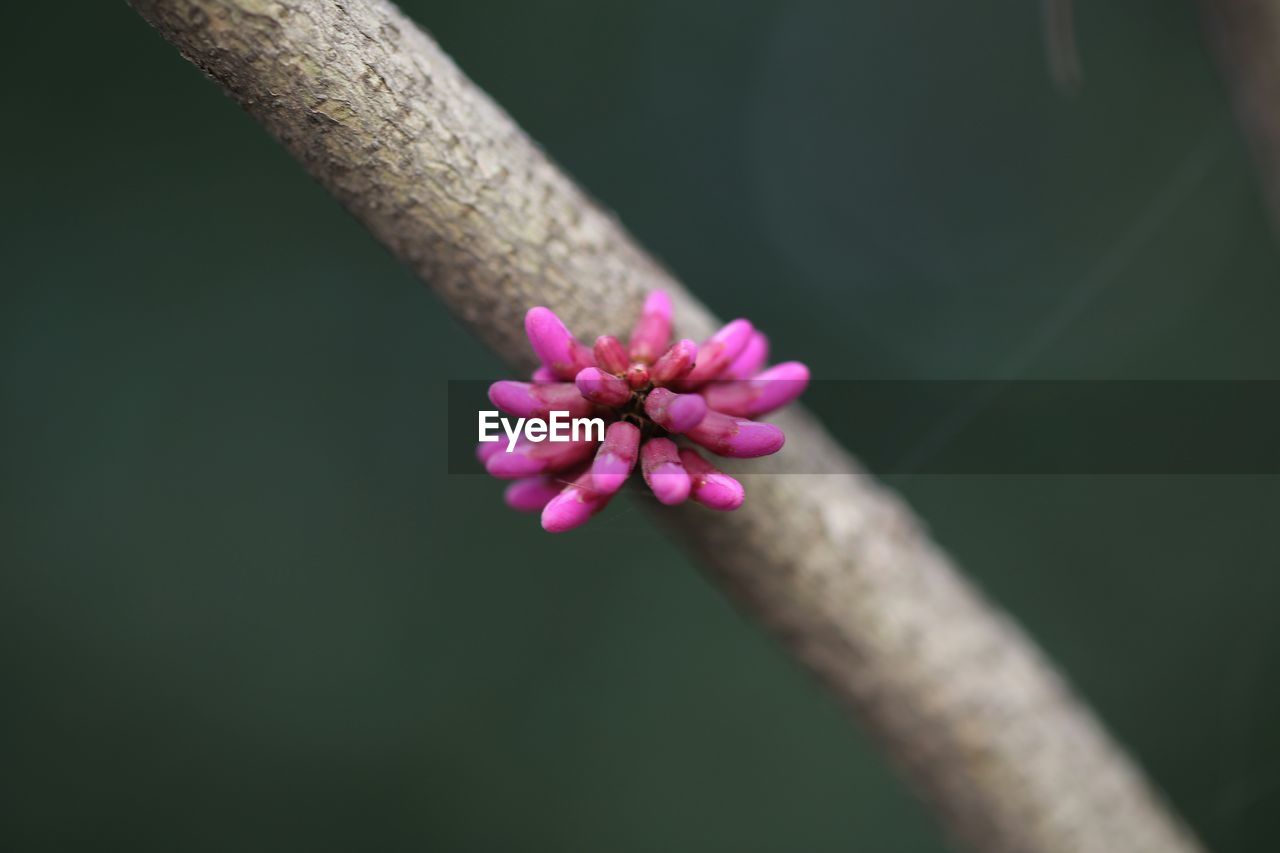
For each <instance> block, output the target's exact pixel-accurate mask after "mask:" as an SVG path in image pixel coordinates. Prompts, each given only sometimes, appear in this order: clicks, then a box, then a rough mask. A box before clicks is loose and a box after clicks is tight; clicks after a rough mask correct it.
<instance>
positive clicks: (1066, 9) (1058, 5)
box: [1040, 0, 1081, 93]
mask: <svg viewBox="0 0 1280 853" xmlns="http://www.w3.org/2000/svg"><path fill="white" fill-rule="evenodd" d="M1040 10H1041V17H1042V19H1043V22H1044V24H1043V25H1044V48H1045V56H1046V58H1047V59H1048V62H1049V76H1050V77H1052V78H1053V82H1054V85H1056V86H1057V87H1058V89H1059V91H1062V92H1067V93H1072V92H1075V91H1076V89H1078V88H1080V81H1081V72H1080V50H1079V48H1078V47H1077V46H1076V22H1075V12H1074V10H1073V9H1072V4H1071V0H1040Z"/></svg>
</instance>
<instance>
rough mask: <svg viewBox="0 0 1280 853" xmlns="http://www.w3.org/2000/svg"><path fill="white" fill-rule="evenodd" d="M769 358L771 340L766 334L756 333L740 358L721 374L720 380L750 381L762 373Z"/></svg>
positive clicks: (739, 354)
mask: <svg viewBox="0 0 1280 853" xmlns="http://www.w3.org/2000/svg"><path fill="white" fill-rule="evenodd" d="M768 358H769V339H768V338H766V337H765V336H764V332H755V333H754V334H752V335H751V340H749V341H747V345H746V346H745V347H743V348H742V352H740V353H738V357H737V358H735V359H734V360H733V361H732V362H731V363H730V364H729V366H728V367H726V368H725V369H724V370H723V371H722V372H721V373H720V376H719V378H720V379H750V378H751V377H753V376H755V375H756V374H757V373H759V372H760V368H762V367H764V363H765V361H767V360H768Z"/></svg>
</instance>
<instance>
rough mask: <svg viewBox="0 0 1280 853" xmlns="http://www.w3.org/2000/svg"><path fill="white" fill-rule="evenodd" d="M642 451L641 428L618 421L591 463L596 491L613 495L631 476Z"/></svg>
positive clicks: (606, 431) (612, 426)
mask: <svg viewBox="0 0 1280 853" xmlns="http://www.w3.org/2000/svg"><path fill="white" fill-rule="evenodd" d="M639 455H640V428H639V427H637V426H636V425H635V424H632V423H628V422H626V421H614V422H613V423H611V424H609V428H608V429H607V430H605V433H604V441H603V442H602V443H601V445H600V449H599V450H598V451H596V458H595V461H594V462H592V463H591V477H592V484H593V485H594V486H595V489H596V491H598V492H601V493H602V494H606V495H611V494H613V493H614V492H616V491H618V489H621V488H622V484H623V483H625V482H626V481H627V477H629V476H631V469H632V468H635V467H636V458H637V457H638V456H639Z"/></svg>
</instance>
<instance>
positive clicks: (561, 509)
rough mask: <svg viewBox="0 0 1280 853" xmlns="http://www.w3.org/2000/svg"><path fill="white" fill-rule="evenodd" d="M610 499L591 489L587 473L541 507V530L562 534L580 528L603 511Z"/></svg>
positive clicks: (589, 476)
mask: <svg viewBox="0 0 1280 853" xmlns="http://www.w3.org/2000/svg"><path fill="white" fill-rule="evenodd" d="M610 497H611V496H610V495H606V494H603V493H601V492H598V491H596V490H595V489H594V488H592V486H591V472H590V471H587V472H586V473H584V474H582V475H581V476H580V477H578V478H577V479H576V480H574V481H573V482H572V483H570V484H569V485H567V486H565V487H564V489H562V490H561V492H560V494H558V495H556V496H555V497H554V498H552V499H551V500H550V501H549V502H548V503H547V505H546V506H545V507H543V509H542V529H543V530H545V531H547V532H548V533H563V532H565V531H566V530H572V529H573V528H575V527H581V526H582V525H584V524H586V523H587V522H588V521H590V520H591V516H593V515H595V514H596V513H597V512H599V511H600V510H602V509H604V507H605V504H607V503H608V502H609V498H610Z"/></svg>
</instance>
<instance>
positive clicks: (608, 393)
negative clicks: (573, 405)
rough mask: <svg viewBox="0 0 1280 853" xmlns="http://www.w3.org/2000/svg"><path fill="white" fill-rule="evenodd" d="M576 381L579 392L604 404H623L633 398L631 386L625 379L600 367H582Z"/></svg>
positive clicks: (595, 401) (591, 399) (594, 401)
mask: <svg viewBox="0 0 1280 853" xmlns="http://www.w3.org/2000/svg"><path fill="white" fill-rule="evenodd" d="M574 383H575V384H576V385H577V386H578V393H580V394H581V395H582V396H583V397H586V398H587V399H588V400H590V401H591V402H593V403H599V404H600V405H602V406H621V405H622V404H623V403H625V402H627V401H628V400H630V399H631V386H629V385H628V384H627V383H626V381H625V380H622V379H619V378H618V377H616V376H614V375H613V374H612V373H605V372H604V371H603V370H601V369H600V368H598V367H584V368H582V371H581V372H579V373H578V376H577V378H575V379H574Z"/></svg>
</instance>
